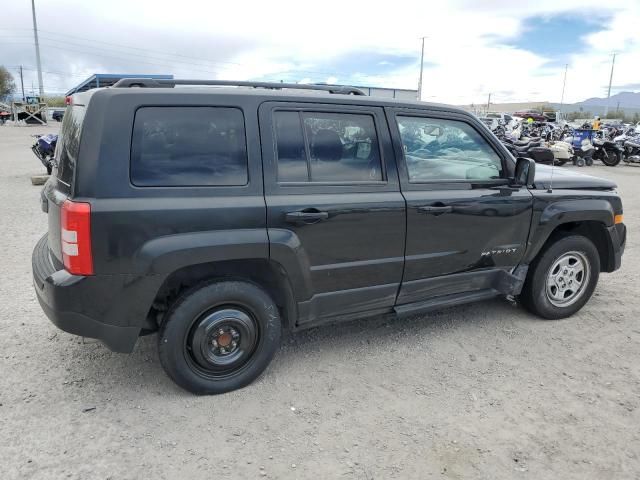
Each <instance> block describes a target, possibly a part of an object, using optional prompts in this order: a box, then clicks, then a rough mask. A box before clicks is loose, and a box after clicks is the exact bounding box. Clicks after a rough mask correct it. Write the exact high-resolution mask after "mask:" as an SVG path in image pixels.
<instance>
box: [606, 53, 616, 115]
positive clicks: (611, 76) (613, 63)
mask: <svg viewBox="0 0 640 480" xmlns="http://www.w3.org/2000/svg"><path fill="white" fill-rule="evenodd" d="M615 64H616V54H615V52H614V54H613V61H612V62H611V75H609V90H608V91H607V105H606V106H605V107H604V115H603V116H604V117H606V116H607V113H609V97H610V96H611V82H613V67H614V66H615Z"/></svg>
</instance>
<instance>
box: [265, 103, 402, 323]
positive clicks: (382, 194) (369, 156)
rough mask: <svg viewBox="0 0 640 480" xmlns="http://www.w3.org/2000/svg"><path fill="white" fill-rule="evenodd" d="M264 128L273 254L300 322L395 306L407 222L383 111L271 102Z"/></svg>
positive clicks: (269, 224)
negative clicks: (284, 278)
mask: <svg viewBox="0 0 640 480" xmlns="http://www.w3.org/2000/svg"><path fill="white" fill-rule="evenodd" d="M260 128H261V134H262V139H263V141H262V145H263V165H264V182H265V201H266V204H267V227H268V235H269V244H270V258H271V259H272V261H274V262H276V263H278V264H280V265H282V267H283V270H285V271H286V272H287V276H288V278H289V279H290V280H291V283H292V285H291V287H292V289H293V291H294V296H295V297H296V301H297V303H298V323H299V324H303V323H309V322H315V321H318V320H320V319H328V318H330V317H336V316H340V318H341V319H342V318H349V317H350V316H355V315H359V314H362V313H364V312H369V313H371V312H374V311H383V310H389V309H390V308H391V307H393V305H394V303H395V299H396V295H397V293H398V289H399V286H400V282H401V279H402V269H403V263H404V241H405V226H406V225H405V202H404V198H403V197H402V194H401V193H400V187H399V184H398V174H397V168H396V165H395V162H394V152H393V147H392V144H391V139H390V135H389V128H388V126H387V123H386V118H385V115H384V111H383V110H382V109H381V108H375V107H360V106H352V105H330V104H329V105H318V104H313V105H312V104H304V103H293V102H291V103H289V102H268V103H265V104H263V105H262V106H261V108H260Z"/></svg>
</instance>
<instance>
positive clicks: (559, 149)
mask: <svg viewBox="0 0 640 480" xmlns="http://www.w3.org/2000/svg"><path fill="white" fill-rule="evenodd" d="M546 146H547V148H549V149H550V150H551V152H553V157H554V158H555V164H556V165H564V164H565V163H567V162H569V161H571V160H573V157H574V151H573V147H572V146H571V144H570V143H567V142H562V141H555V142H553V141H551V142H547V144H546Z"/></svg>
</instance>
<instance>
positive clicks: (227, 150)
mask: <svg viewBox="0 0 640 480" xmlns="http://www.w3.org/2000/svg"><path fill="white" fill-rule="evenodd" d="M131 182H132V183H133V184H134V185H137V186H141V187H172V186H234V185H235V186H241V185H246V184H247V182H248V170H247V146H246V135H245V128H244V117H243V115H242V111H241V110H239V109H237V108H228V107H143V108H140V109H138V111H137V112H136V117H135V121H134V125H133V138H132V141H131Z"/></svg>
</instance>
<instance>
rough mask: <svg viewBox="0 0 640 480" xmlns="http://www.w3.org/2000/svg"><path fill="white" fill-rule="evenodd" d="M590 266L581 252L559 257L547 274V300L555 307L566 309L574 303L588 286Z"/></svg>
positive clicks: (568, 253)
mask: <svg viewBox="0 0 640 480" xmlns="http://www.w3.org/2000/svg"><path fill="white" fill-rule="evenodd" d="M590 277H591V265H590V263H589V260H588V259H587V257H586V255H585V254H584V253H582V252H567V253H565V254H563V255H561V256H560V257H559V258H558V259H556V261H555V262H553V265H551V268H550V269H549V272H548V273H547V286H546V292H547V298H548V299H549V302H551V304H552V305H554V306H556V307H568V306H569V305H572V304H573V303H575V302H576V301H577V300H578V299H579V298H580V297H582V295H584V292H585V289H586V288H587V285H588V284H589V278H590Z"/></svg>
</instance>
